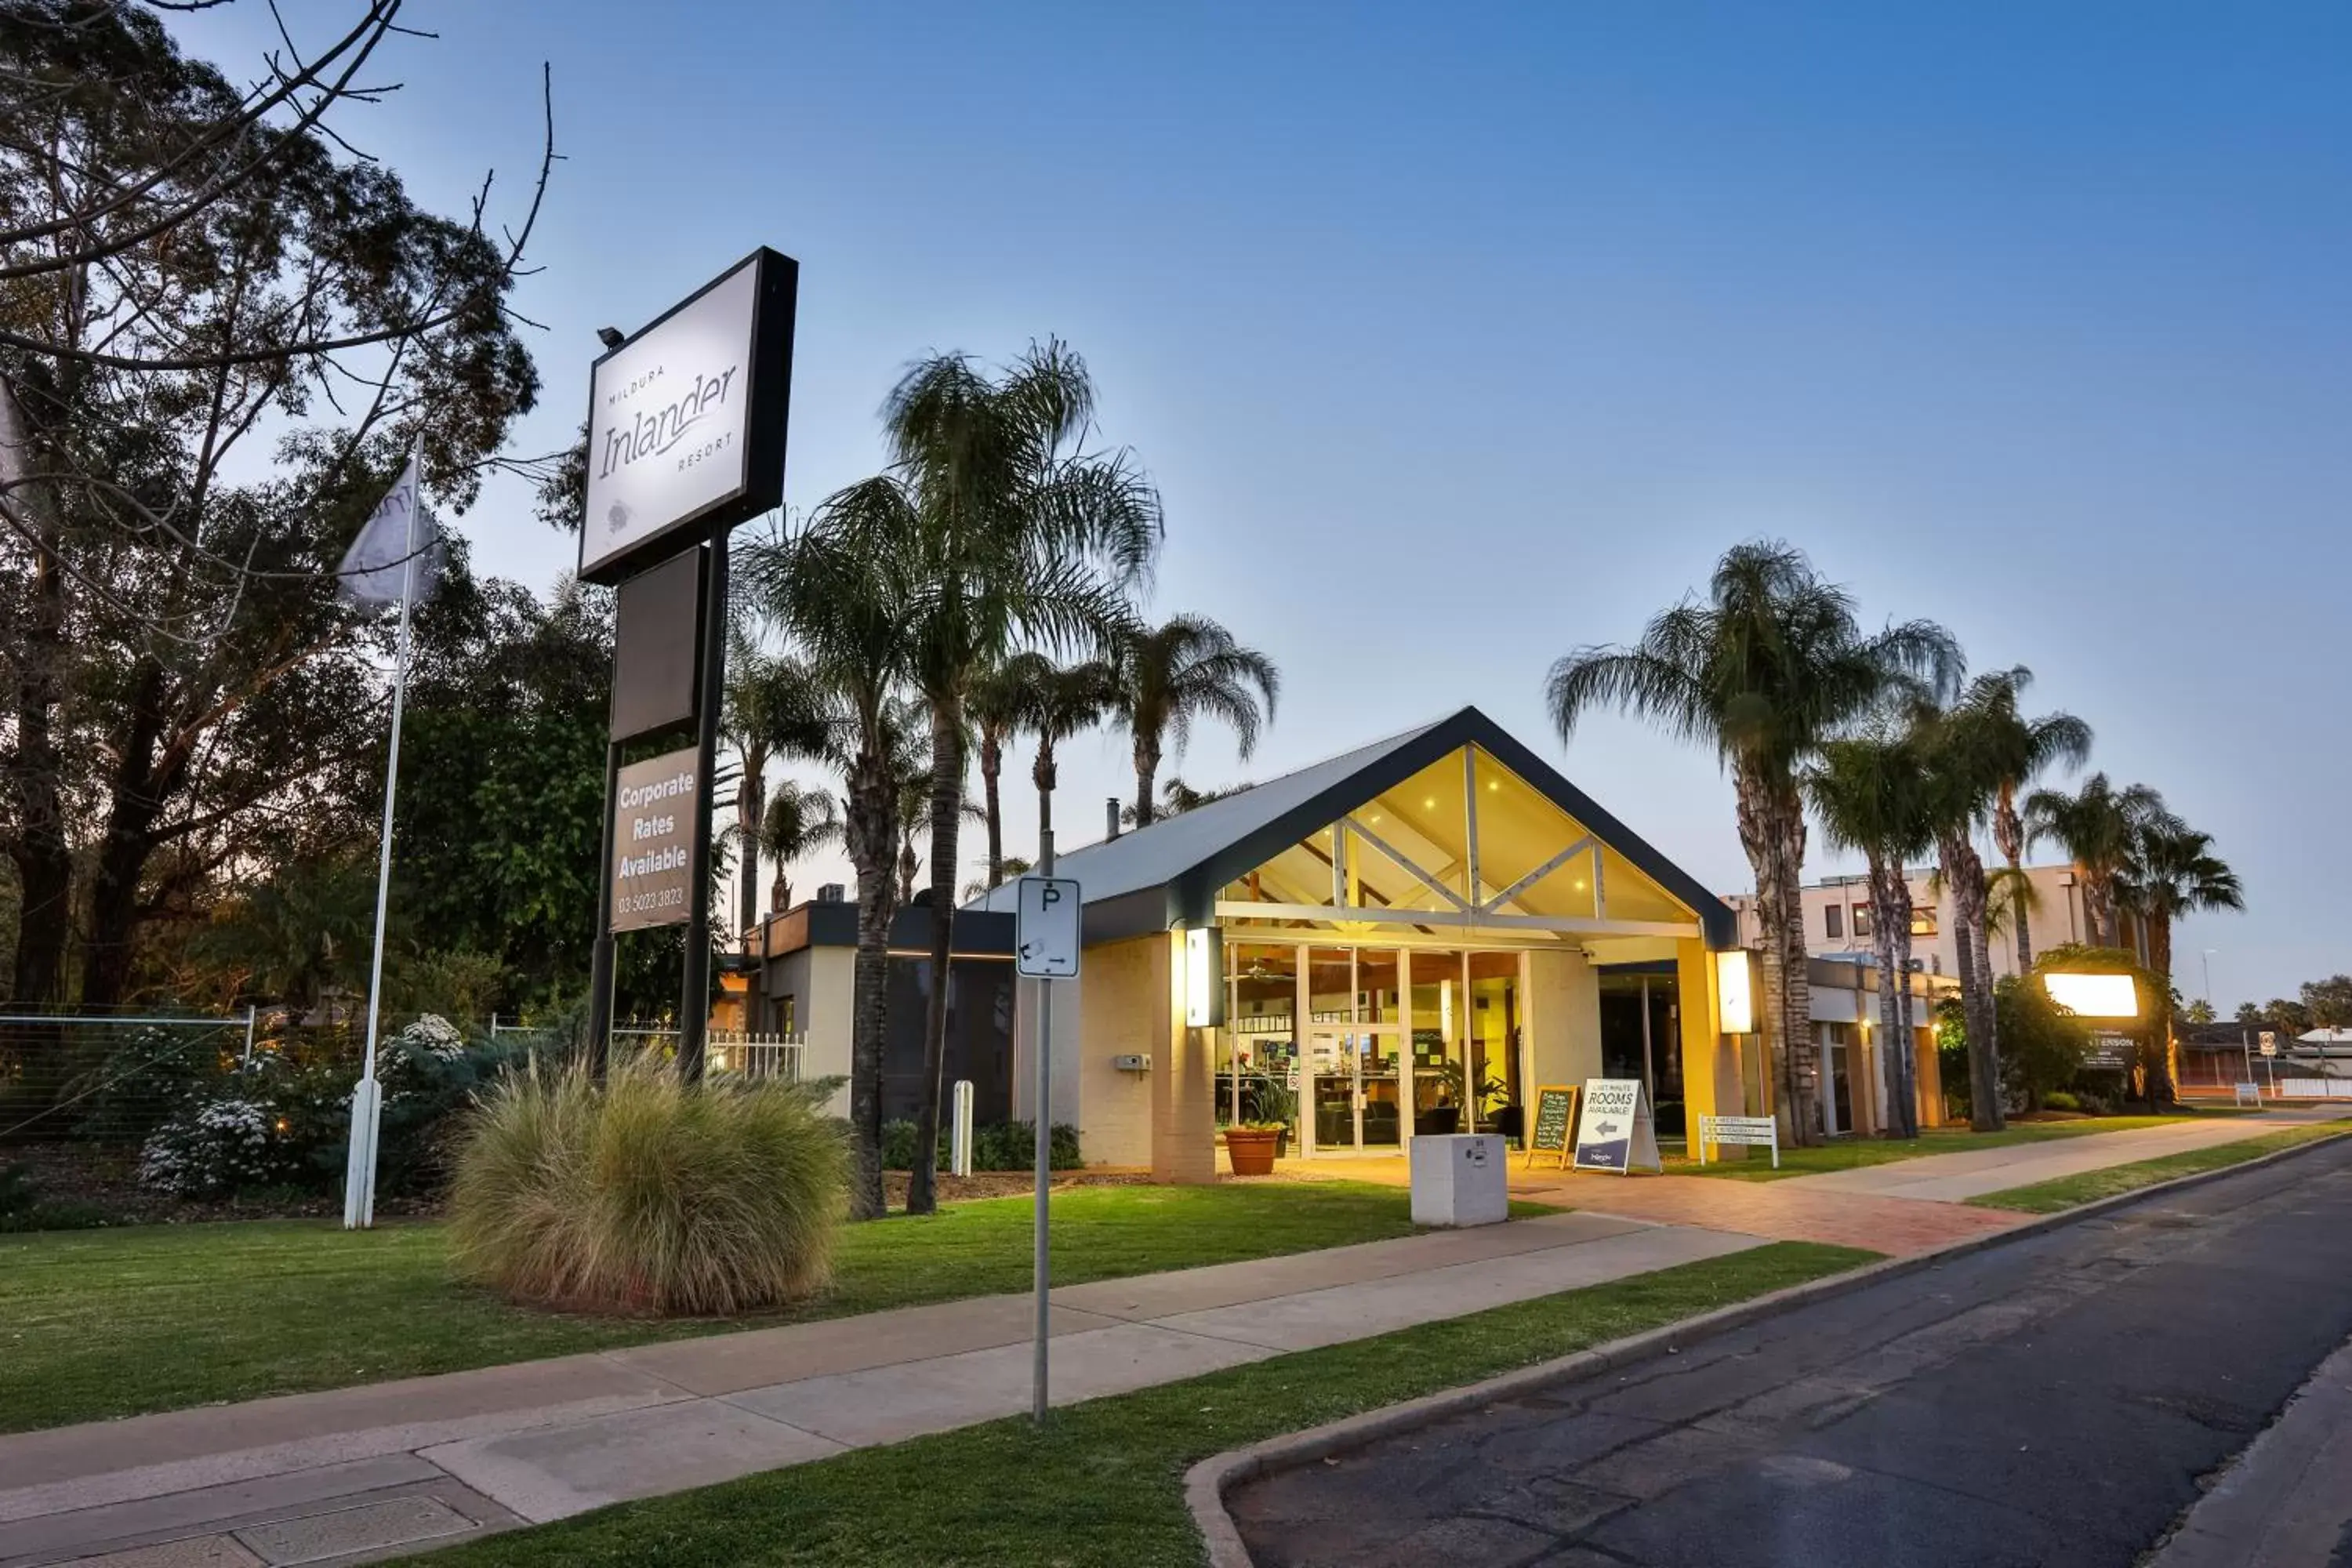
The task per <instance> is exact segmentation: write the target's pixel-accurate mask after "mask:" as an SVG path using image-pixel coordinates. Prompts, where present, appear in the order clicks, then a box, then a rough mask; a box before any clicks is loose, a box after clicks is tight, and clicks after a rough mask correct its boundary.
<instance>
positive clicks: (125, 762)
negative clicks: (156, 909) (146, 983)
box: [81, 659, 186, 1008]
mask: <svg viewBox="0 0 2352 1568" xmlns="http://www.w3.org/2000/svg"><path fill="white" fill-rule="evenodd" d="M165 688H166V681H165V679H164V676H163V670H162V668H160V667H159V666H157V665H156V664H154V663H153V662H152V660H148V659H142V660H140V661H139V663H138V665H137V666H136V667H134V670H133V674H132V677H131V682H130V693H129V704H128V706H129V708H130V714H129V720H128V728H127V729H126V730H125V731H123V732H122V733H121V735H120V736H119V737H117V738H116V740H115V765H114V768H113V770H112V773H111V775H110V777H109V779H108V781H107V784H108V790H107V793H108V795H109V796H110V799H111V802H112V805H111V806H110V809H109V811H108V813H107V818H106V828H105V832H104V834H103V835H102V836H101V837H100V840H99V845H98V855H97V858H96V863H95V875H94V876H93V877H92V878H91V879H90V889H89V942H88V944H87V948H86V954H87V956H86V957H85V959H84V962H83V964H82V976H81V1002H82V1005H83V1006H85V1007H91V1008H104V1007H111V1006H114V1005H117V1004H118V1003H120V1002H121V1000H122V999H123V997H124V996H125V995H127V994H129V992H130V989H131V960H132V940H133V937H134V936H135V934H136V931H137V928H138V924H139V914H140V910H139V889H140V883H141V881H142V879H143V878H144V877H145V875H146V871H147V861H148V858H149V857H150V856H152V855H153V854H154V852H155V847H156V844H157V842H158V840H157V838H156V835H155V824H156V823H157V822H158V821H160V820H161V819H162V817H163V809H164V807H165V805H167V804H168V803H169V802H170V801H171V799H172V797H173V795H176V794H177V793H178V792H179V788H180V785H181V783H182V782H183V780H184V778H185V776H186V773H185V769H184V755H185V753H184V751H183V749H182V748H180V747H179V746H177V745H171V746H163V739H164V732H165V726H166V722H167V721H166V718H165V712H164V709H165V703H166V693H165ZM159 747H161V754H160V755H159V752H158V749H159Z"/></svg>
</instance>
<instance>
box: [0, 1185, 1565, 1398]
mask: <svg viewBox="0 0 2352 1568" xmlns="http://www.w3.org/2000/svg"><path fill="white" fill-rule="evenodd" d="M1053 1212H1054V1279H1055V1283H1056V1284H1061V1285H1076V1284H1081V1283H1083V1282H1085V1281H1087V1280H1090V1279H1118V1278H1119V1277H1121V1276H1124V1275H1130V1274H1145V1273H1151V1272H1154V1271H1157V1270H1160V1269H1167V1268H1190V1267H1193V1266H1195V1265H1199V1264H1207V1263H1227V1262H1233V1261H1236V1260H1238V1259H1242V1258H1267V1257H1272V1256H1274V1255H1276V1254H1277V1253H1286V1252H1304V1251H1308V1250H1311V1249H1314V1248H1317V1247H1340V1246H1345V1245H1347V1244H1349V1243H1351V1242H1361V1241H1379V1240H1383V1239H1385V1238H1387V1237H1397V1236H1405V1235H1409V1234H1411V1233H1412V1220H1411V1218H1410V1199H1409V1196H1408V1194H1406V1193H1405V1192H1403V1191H1402V1190H1401V1189H1399V1188H1395V1187H1382V1186H1373V1185H1370V1184H1358V1183H1329V1184H1325V1183H1318V1184H1313V1185H1307V1184H1297V1183H1285V1184H1281V1185H1279V1186H1257V1185H1246V1186H1245V1185H1221V1186H1214V1187H1159V1186H1121V1187H1108V1186H1105V1187H1079V1188H1076V1189H1072V1190H1067V1191H1065V1192H1060V1193H1056V1194H1055V1195H1054V1211H1053ZM1521 1212H1526V1213H1543V1212H1547V1211H1544V1210H1542V1209H1523V1210H1522V1211H1521ZM1029 1245H1030V1209H1029V1201H1028V1199H1026V1198H998V1199H991V1200H986V1201H982V1202H975V1203H964V1204H955V1205H949V1206H948V1207H947V1208H945V1209H943V1210H942V1211H941V1212H940V1214H938V1215H933V1216H931V1217H929V1218H922V1219H909V1218H906V1217H903V1216H901V1217H898V1218H895V1219H887V1220H882V1221H878V1222H876V1223H874V1224H870V1225H863V1226H848V1227H846V1228H845V1230H844V1231H843V1233H842V1237H841V1245H840V1247H839V1248H838V1251H837V1253H836V1255H835V1278H834V1286H833V1289H832V1290H831V1291H830V1292H829V1293H828V1294H827V1295H825V1296H824V1298H822V1299H821V1300H815V1301H813V1302H810V1303H808V1304H806V1305H804V1306H803V1307H801V1308H799V1309H797V1310H793V1311H789V1312H782V1313H775V1314H770V1315H766V1316H761V1317H756V1318H743V1319H730V1320H700V1321H687V1322H655V1321H635V1320H627V1319H610V1318H593V1317H568V1316H562V1315H559V1314H555V1313H548V1312H537V1311H530V1310H522V1309H520V1308H515V1307H509V1306H508V1305H506V1304H505V1303H504V1302H502V1301H500V1300H498V1299H497V1298H495V1297H493V1296H491V1295H488V1293H486V1292H483V1291H480V1290H477V1289H469V1288H467V1287H465V1286H462V1285H459V1284H457V1282H455V1281H454V1280H452V1279H450V1277H449V1268H448V1253H447V1247H446V1242H445V1240H444V1237H443V1234H442V1230H441V1227H440V1226H437V1225H433V1224H425V1223H414V1224H394V1225H387V1226H383V1227H381V1228H379V1229H376V1230H373V1231H368V1232H357V1233H354V1232H347V1231H344V1230H342V1229H341V1228H340V1227H339V1226H335V1225H333V1224H331V1223H330V1222H314V1221H251V1222H240V1223H234V1224H219V1225H190V1226H137V1227H132V1228H129V1229H123V1230H97V1231H67V1232H57V1233H50V1234H40V1235H31V1236H8V1237H0V1431H25V1430H28V1429H30V1428H33V1427H37V1426H60V1425H64V1424H66V1423H68V1422H75V1421H92V1420H98V1419H100V1418H104V1417H110V1416H117V1415H136V1414H139V1413H142V1412H144V1411H152V1410H171V1409H177V1408H180V1407H182V1406H184V1405H204V1404H209V1403H215V1402H219V1401H226V1400H238V1399H253V1398H257V1397H259V1396H261V1395H264V1394H293V1393H299V1392H302V1391H305V1390H309V1389H317V1388H336V1387H342V1386H345V1385H348V1384H356V1383H374V1382H380V1381H383V1380H384V1379H388V1378H396V1377H410V1376H415V1375H418V1374H420V1373H436V1372H456V1371H459V1370H462V1369H464V1368H467V1367H477V1366H490V1365H495V1364H498V1363H503V1362H515V1361H530V1360H534V1359H537V1358H539V1357H542V1356H554V1355H566V1354H570V1353H572V1352H577V1351H593V1350H604V1349H608V1348H610V1347H613V1346H615V1345H625V1344H640V1343H644V1342H647V1341H650V1340H667V1339H677V1338H680V1337H683V1336H686V1335H690V1334H710V1333H723V1332H727V1331H732V1330H739V1329H747V1328H765V1327H768V1326H770V1325H772V1324H776V1323H785V1322H793V1321H800V1320H803V1319H810V1318H831V1317H843V1316H846V1315H849V1314H852V1313H856V1312H871V1311H876V1310H880V1309H882V1308H886V1307H905V1306H912V1305H917V1304H919V1303H922V1302H927V1301H944V1300H954V1299H957V1298H959V1297H966V1296H984V1295H990V1294H993V1293H996V1292H1000V1291H1014V1290H1025V1289H1028V1288H1029Z"/></svg>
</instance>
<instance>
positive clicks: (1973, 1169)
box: [1778, 1106, 2352, 1204]
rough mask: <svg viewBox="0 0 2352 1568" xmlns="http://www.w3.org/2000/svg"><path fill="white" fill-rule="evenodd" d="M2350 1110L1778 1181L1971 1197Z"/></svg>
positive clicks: (2005, 1148) (2115, 1135)
mask: <svg viewBox="0 0 2352 1568" xmlns="http://www.w3.org/2000/svg"><path fill="white" fill-rule="evenodd" d="M2346 1116H2352V1106H2341V1107H2338V1106H2320V1107H2315V1108H2313V1109H2311V1110H2266V1111H2263V1112H2260V1113H2258V1114H2252V1115H2246V1116H2229V1117H2216V1118H2213V1119H2212V1120H2210V1121H2181V1122H2174V1123H2171V1124H2169V1125H2167V1126H2163V1127H2137V1128H2133V1129H2132V1130H2130V1131H2125V1132H2086V1133H2084V1134H2083V1135H2082V1136H2080V1137H2075V1138H2056V1139H2051V1140H2049V1141H2047V1142H2036V1143H2009V1144H2003V1145H2001V1146H2000V1147H1998V1148H1992V1149H1971V1150H1969V1151H1967V1152H1963V1153H1958V1154H1926V1155H1922V1156H1921V1157H1919V1158H1918V1159H1916V1160H1897V1161H1894V1162H1892V1163H1887V1164H1884V1165H1864V1166H1861V1167H1859V1168H1857V1169H1855V1170H1851V1171H1830V1172H1825V1173H1822V1174H1820V1175H1817V1176H1791V1177H1790V1178H1789V1179H1788V1180H1787V1181H1785V1182H1781V1183H1779V1184H1778V1185H1780V1186H1785V1187H1791V1188H1795V1189H1798V1190H1800V1191H1804V1192H1813V1193H1843V1194H1855V1195H1861V1196H1869V1197H1881V1198H1908V1199H1912V1200H1915V1201H1926V1202H1930V1203H1947V1204H1958V1203H1966V1202H1968V1200H1969V1199H1970V1198H1977V1197H1982V1196H1983V1195H1984V1194H1987V1193H1999V1192H2006V1191H2008V1190H2009V1189H2010V1188H2011V1187H2030V1186H2032V1185H2034V1184H2037V1183H2041V1182H2050V1181H2055V1180H2057V1179H2058V1178H2060V1177H2062V1176H2075V1175H2080V1174H2082V1173H2084V1172H2085V1171H2104V1170H2106V1169H2107V1168H2109V1167H2110V1166H2114V1165H2131V1164H2137V1163H2139V1162H2140V1161H2142V1160H2160V1159H2163V1158H2164V1157H2165V1156H2167V1155H2168V1154H2185V1153H2188V1152H2190V1151H2192V1150H2197V1149H2210V1148H2213V1147H2216V1146H2217V1145H2220V1144H2223V1143H2236V1142H2242V1141H2243V1140H2245V1139H2248V1138H2259V1137H2261V1136H2262V1135H2263V1133H2265V1132H2275V1131H2278V1130H2279V1129H2280V1128H2281V1127H2293V1126H2299V1125H2302V1124H2304V1123H2307V1122H2313V1121H2336V1120H2339V1119H2341V1118H2343V1117H2346Z"/></svg>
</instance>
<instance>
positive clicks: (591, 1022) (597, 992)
mask: <svg viewBox="0 0 2352 1568" xmlns="http://www.w3.org/2000/svg"><path fill="white" fill-rule="evenodd" d="M620 786H621V744H620V742H617V741H613V740H607V741H606V742H604V869H603V870H602V871H600V872H598V873H597V876H596V941H595V942H594V944H593V945H592V946H591V947H590V948H589V950H588V1040H587V1054H588V1072H589V1075H590V1076H591V1077H592V1078H593V1079H595V1080H596V1081H597V1082H599V1083H602V1082H603V1081H604V1069H605V1068H606V1066H607V1065H608V1064H609V1063H610V1062H611V1060H612V1048H613V857H614V855H615V854H616V853H618V851H619V846H618V845H617V844H615V843H614V839H613V827H614V822H615V820H616V818H615V817H614V813H613V797H614V794H615V792H617V791H618V790H619V788H620Z"/></svg>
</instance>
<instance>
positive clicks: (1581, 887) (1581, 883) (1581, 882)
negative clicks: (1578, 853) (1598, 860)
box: [1576, 877, 1584, 892]
mask: <svg viewBox="0 0 2352 1568" xmlns="http://www.w3.org/2000/svg"><path fill="white" fill-rule="evenodd" d="M1576 890H1577V891H1578V892H1582V891H1584V879H1583V878H1581V877H1579V878H1578V879H1576Z"/></svg>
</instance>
